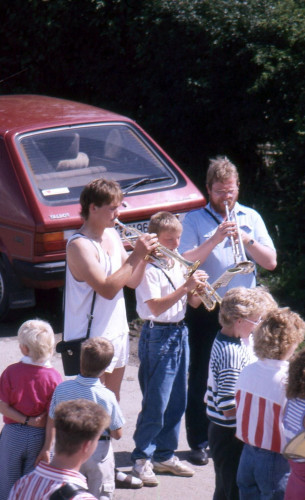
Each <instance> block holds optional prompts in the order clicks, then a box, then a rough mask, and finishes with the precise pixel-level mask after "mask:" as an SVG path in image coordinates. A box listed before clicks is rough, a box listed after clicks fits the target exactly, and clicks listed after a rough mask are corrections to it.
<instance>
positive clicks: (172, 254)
mask: <svg viewBox="0 0 305 500" xmlns="http://www.w3.org/2000/svg"><path fill="white" fill-rule="evenodd" d="M115 222H116V224H117V225H118V226H119V227H120V228H121V229H122V236H123V238H124V239H125V240H126V241H128V243H129V244H130V245H131V246H132V247H133V248H134V242H135V240H136V239H137V238H139V237H140V236H143V234H144V233H143V232H142V231H140V230H139V229H136V228H134V227H132V226H127V225H126V224H123V222H121V221H119V220H118V219H115ZM156 250H157V253H159V254H161V255H165V257H167V258H162V257H160V256H159V255H155V254H150V255H149V257H150V259H151V260H152V261H153V262H154V264H155V265H156V266H157V267H159V268H160V269H163V270H169V269H171V268H172V267H173V266H174V261H175V260H176V261H177V262H179V263H180V264H182V265H183V266H184V267H185V268H186V273H185V275H184V277H185V278H186V279H187V278H190V277H191V276H192V274H193V273H194V272H195V271H196V269H197V268H198V267H199V265H200V260H196V262H192V261H190V260H187V259H185V258H184V257H182V255H180V254H179V253H178V252H177V251H176V250H169V249H168V248H166V247H165V246H164V245H161V244H160V243H158V246H157V249H156ZM192 294H196V295H198V297H199V298H200V300H201V302H202V303H203V305H204V307H205V308H206V309H207V310H208V311H212V310H213V309H215V307H216V304H217V303H219V304H220V303H221V297H220V296H219V295H218V293H217V292H216V290H215V289H214V288H213V287H212V285H210V283H209V282H208V281H206V286H205V288H204V289H203V290H202V291H201V292H199V291H197V290H196V288H195V289H194V290H192Z"/></svg>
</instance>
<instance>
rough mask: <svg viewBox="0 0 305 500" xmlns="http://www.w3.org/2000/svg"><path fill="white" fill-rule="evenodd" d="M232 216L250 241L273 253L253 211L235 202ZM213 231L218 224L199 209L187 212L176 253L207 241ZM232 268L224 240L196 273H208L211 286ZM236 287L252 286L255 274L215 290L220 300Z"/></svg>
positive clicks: (238, 275)
mask: <svg viewBox="0 0 305 500" xmlns="http://www.w3.org/2000/svg"><path fill="white" fill-rule="evenodd" d="M206 208H207V209H208V210H210V212H212V213H213V215H214V216H215V217H216V219H217V220H218V221H219V223H221V222H223V218H222V216H221V215H220V214H218V213H217V212H215V210H213V208H212V207H211V205H210V204H208V205H207V207H206ZM235 213H236V217H237V220H238V224H239V227H240V228H241V229H242V230H243V231H245V232H246V233H248V234H249V235H250V237H251V239H254V240H255V241H257V242H258V243H261V244H262V245H265V246H267V247H270V248H272V249H274V244H273V242H272V239H271V238H270V236H269V234H268V231H267V228H266V226H265V223H264V221H263V219H262V217H261V216H260V215H259V213H258V212H256V210H254V209H253V208H249V207H246V206H244V205H241V204H240V203H238V202H236V203H235ZM217 227H218V224H217V223H216V221H215V220H214V218H213V217H212V216H211V215H210V214H209V213H208V212H207V211H206V210H204V209H203V208H199V209H198V210H192V211H191V212H189V213H188V214H187V215H186V216H185V218H184V220H183V232H182V237H181V243H180V247H179V253H181V254H182V253H184V252H186V251H187V250H191V249H193V248H196V247H198V246H199V245H201V243H203V242H204V241H207V240H208V239H209V238H211V236H213V234H214V233H215V232H216V230H217ZM245 250H246V249H245ZM247 259H249V260H251V258H250V256H249V255H247ZM232 267H235V263H234V257H233V252H232V247H231V241H230V239H229V238H225V239H224V240H223V241H222V242H221V243H219V244H218V245H217V246H216V247H215V248H214V249H213V251H212V252H211V253H210V255H209V256H208V257H207V259H206V260H205V262H203V264H202V265H201V266H200V269H203V270H204V271H206V272H207V273H208V275H209V283H213V282H214V281H215V280H216V279H217V278H219V276H221V274H222V273H223V272H225V271H226V270H227V269H229V268H232ZM236 286H245V287H246V288H252V287H254V286H256V271H254V272H253V273H250V274H237V275H236V276H234V278H232V280H231V281H230V283H229V284H228V285H227V286H226V287H221V288H219V289H218V290H217V292H218V293H219V295H220V296H221V297H223V296H224V294H225V293H226V291H227V290H229V289H230V288H233V287H236Z"/></svg>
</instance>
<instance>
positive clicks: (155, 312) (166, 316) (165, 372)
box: [132, 212, 208, 486]
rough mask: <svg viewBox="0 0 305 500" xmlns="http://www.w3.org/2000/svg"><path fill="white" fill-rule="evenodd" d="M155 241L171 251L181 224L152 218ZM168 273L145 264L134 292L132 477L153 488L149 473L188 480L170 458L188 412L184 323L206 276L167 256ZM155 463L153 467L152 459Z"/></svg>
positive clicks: (186, 471)
mask: <svg viewBox="0 0 305 500" xmlns="http://www.w3.org/2000/svg"><path fill="white" fill-rule="evenodd" d="M148 231H149V232H152V233H156V234H157V236H158V240H159V243H160V244H161V245H163V246H164V247H166V248H168V249H169V250H171V251H175V250H176V249H177V248H178V246H179V242H180V237H181V233H182V225H181V223H180V222H179V221H178V219H177V218H176V217H175V215H173V214H171V213H170V212H158V213H157V214H155V215H154V216H152V218H151V220H150V224H149V228H148ZM168 264H169V265H168V267H167V269H161V268H160V267H157V266H156V265H155V264H149V265H148V266H147V268H146V270H145V276H144V278H143V280H142V281H141V283H140V285H139V286H138V287H137V289H136V298H137V312H138V314H139V316H140V318H141V319H143V320H144V321H145V322H144V325H143V329H142V332H141V337H140V341H139V358H140V363H141V364H140V368H139V383H140V387H141V391H142V394H143V401H142V410H141V412H140V414H139V416H138V421H137V426H136V430H135V433H134V441H135V445H136V447H135V449H134V451H133V452H132V460H133V462H134V467H133V474H134V475H135V476H137V477H139V478H140V479H142V481H143V483H144V485H146V486H156V485H157V484H158V480H157V478H156V476H155V474H154V472H153V469H154V471H155V472H159V473H162V472H165V473H168V472H169V473H172V474H174V475H178V476H186V477H191V476H193V474H194V471H193V470H192V469H191V468H189V467H188V466H186V465H185V464H183V463H181V462H180V461H179V460H178V458H177V457H176V456H175V455H174V451H175V449H176V448H177V446H178V437H179V428H180V422H181V418H182V416H183V414H184V412H185V408H186V389H187V372H188V364H189V346H188V329H187V327H186V325H185V322H184V316H185V309H186V303H187V301H188V302H189V303H190V305H192V306H194V307H198V306H199V305H200V304H201V300H200V298H199V297H198V296H197V294H193V293H192V291H194V290H196V291H197V292H200V291H202V290H203V289H204V288H205V286H206V279H207V277H208V276H207V274H206V273H205V272H204V271H196V272H195V273H193V274H192V275H191V277H188V278H185V273H186V269H185V267H184V266H183V265H182V264H181V263H180V262H178V261H177V260H176V259H172V258H171V257H169V258H168ZM152 459H153V463H152V461H151V460H152Z"/></svg>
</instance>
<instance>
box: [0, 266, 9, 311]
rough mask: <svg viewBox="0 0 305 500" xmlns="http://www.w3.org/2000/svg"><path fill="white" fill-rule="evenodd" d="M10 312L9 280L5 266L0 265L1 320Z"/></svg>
mask: <svg viewBox="0 0 305 500" xmlns="http://www.w3.org/2000/svg"><path fill="white" fill-rule="evenodd" d="M8 312H9V297H8V281H7V277H6V272H5V270H4V268H3V267H2V266H1V265H0V320H3V319H5V318H6V316H7V315H8Z"/></svg>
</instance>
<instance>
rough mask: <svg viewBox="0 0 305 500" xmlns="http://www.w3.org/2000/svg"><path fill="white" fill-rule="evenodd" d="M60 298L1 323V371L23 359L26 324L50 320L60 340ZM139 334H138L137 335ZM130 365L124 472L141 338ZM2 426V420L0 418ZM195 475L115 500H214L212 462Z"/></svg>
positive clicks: (120, 452)
mask: <svg viewBox="0 0 305 500" xmlns="http://www.w3.org/2000/svg"><path fill="white" fill-rule="evenodd" d="M60 302H61V301H60V296H59V295H58V294H57V293H53V294H49V293H47V292H45V293H42V294H40V297H39V300H38V303H37V306H36V307H35V308H33V309H32V310H30V309H28V310H24V311H18V312H16V314H15V315H13V318H12V319H11V320H10V321H6V322H2V323H0V372H2V371H3V370H4V368H6V366H8V365H9V364H11V363H14V362H16V361H17V360H18V359H20V351H19V347H18V341H17V339H16V333H17V330H18V327H19V326H20V324H21V323H22V322H23V321H26V320H27V319H30V318H36V317H39V318H41V319H45V320H47V321H49V322H50V323H51V324H52V326H53V328H54V331H55V333H56V338H57V340H60V338H61V335H60V333H59V332H60V331H61V314H60ZM134 333H135V332H134ZM130 347H131V349H130V351H131V356H130V363H129V365H128V366H127V368H126V372H125V377H124V380H123V385H122V391H121V408H122V411H123V414H124V416H125V419H126V424H125V426H124V431H123V437H122V438H121V439H120V440H119V441H114V443H113V445H114V451H115V457H116V465H117V467H118V468H119V469H120V470H122V471H130V470H131V461H130V453H131V451H132V449H133V446H134V443H133V439H132V435H133V432H134V428H135V423H136V419H137V415H138V412H139V410H140V407H141V391H140V388H139V385H138V377H137V371H138V367H137V365H138V362H137V335H136V333H135V334H134V335H131V337H130ZM52 363H53V366H54V367H55V368H56V369H57V370H58V371H60V372H61V373H62V375H63V377H64V374H63V369H62V363H61V358H60V355H59V354H54V356H53V359H52ZM0 427H2V419H1V417H0ZM177 456H178V457H179V459H180V460H182V461H187V456H188V445H187V441H186V436H185V427H184V421H183V422H182V425H181V432H180V440H179V448H178V451H177ZM192 467H193V468H194V470H195V475H194V476H193V477H192V478H181V477H174V476H170V475H160V476H159V480H160V484H159V486H157V487H154V488H148V487H143V488H141V489H139V490H124V489H117V490H116V492H115V500H125V499H140V498H142V499H143V500H152V499H154V500H177V499H181V500H186V499H187V500H211V499H212V498H213V491H214V470H213V464H212V461H211V460H210V462H209V464H208V465H206V466H202V467H200V466H192Z"/></svg>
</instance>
